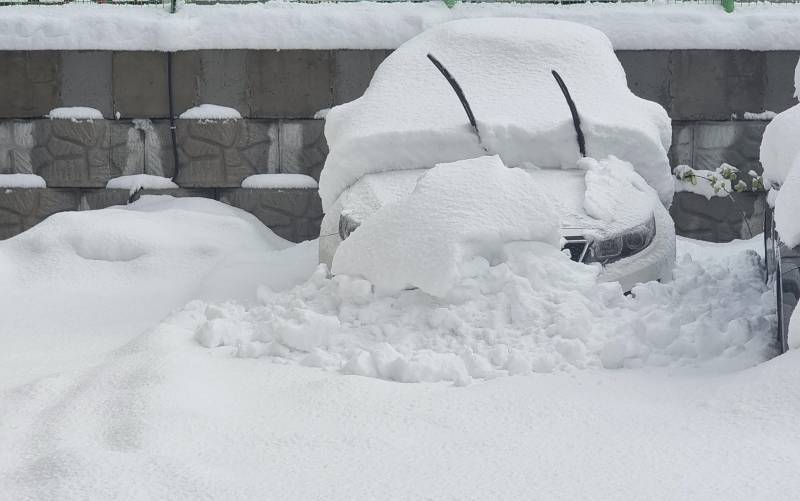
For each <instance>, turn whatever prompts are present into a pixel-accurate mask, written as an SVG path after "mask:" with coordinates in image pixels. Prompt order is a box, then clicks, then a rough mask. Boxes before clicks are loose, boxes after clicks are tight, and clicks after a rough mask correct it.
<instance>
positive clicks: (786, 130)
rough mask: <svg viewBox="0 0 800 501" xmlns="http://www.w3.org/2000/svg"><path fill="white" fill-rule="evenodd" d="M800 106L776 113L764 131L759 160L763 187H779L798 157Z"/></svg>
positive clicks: (799, 147) (799, 152)
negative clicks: (762, 168)
mask: <svg viewBox="0 0 800 501" xmlns="http://www.w3.org/2000/svg"><path fill="white" fill-rule="evenodd" d="M798 137H800V104H798V105H795V106H793V107H791V108H789V109H788V110H786V111H784V112H783V113H778V114H777V115H776V116H775V118H773V119H772V121H771V122H770V123H769V124H768V125H767V128H766V129H764V137H763V138H762V139H761V150H760V154H759V157H760V160H761V165H762V166H763V167H764V186H765V187H767V188H769V187H770V186H775V185H781V184H783V182H784V181H785V180H786V177H787V176H788V175H789V172H790V171H791V169H792V165H793V164H794V161H795V159H796V158H797V157H798V155H800V141H798V140H797V138H798Z"/></svg>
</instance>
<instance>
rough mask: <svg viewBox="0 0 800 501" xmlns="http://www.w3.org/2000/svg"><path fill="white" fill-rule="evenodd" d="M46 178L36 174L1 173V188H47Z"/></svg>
mask: <svg viewBox="0 0 800 501" xmlns="http://www.w3.org/2000/svg"><path fill="white" fill-rule="evenodd" d="M46 187H47V183H46V182H45V180H44V178H42V177H41V176H37V175H36V174H0V188H46Z"/></svg>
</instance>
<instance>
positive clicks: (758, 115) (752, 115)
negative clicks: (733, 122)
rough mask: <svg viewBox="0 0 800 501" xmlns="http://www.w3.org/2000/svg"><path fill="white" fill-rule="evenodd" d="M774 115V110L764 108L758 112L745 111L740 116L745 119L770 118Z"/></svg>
mask: <svg viewBox="0 0 800 501" xmlns="http://www.w3.org/2000/svg"><path fill="white" fill-rule="evenodd" d="M776 115H777V113H775V112H774V111H769V110H766V111H762V112H760V113H751V112H749V111H745V112H744V115H742V116H743V118H744V119H745V120H772V119H773V118H775V116H776Z"/></svg>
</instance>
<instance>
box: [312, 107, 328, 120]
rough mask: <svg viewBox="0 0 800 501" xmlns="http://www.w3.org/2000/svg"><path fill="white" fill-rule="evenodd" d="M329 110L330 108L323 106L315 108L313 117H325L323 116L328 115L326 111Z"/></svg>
mask: <svg viewBox="0 0 800 501" xmlns="http://www.w3.org/2000/svg"><path fill="white" fill-rule="evenodd" d="M329 111H331V109H330V108H323V109H321V110H317V112H316V113H314V118H316V119H321V118H325V117H327V116H328V112H329Z"/></svg>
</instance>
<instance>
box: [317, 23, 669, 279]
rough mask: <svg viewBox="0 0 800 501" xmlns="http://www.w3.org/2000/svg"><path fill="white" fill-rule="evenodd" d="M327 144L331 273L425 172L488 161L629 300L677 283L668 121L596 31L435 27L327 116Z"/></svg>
mask: <svg viewBox="0 0 800 501" xmlns="http://www.w3.org/2000/svg"><path fill="white" fill-rule="evenodd" d="M454 91H455V92H454ZM459 99H460V100H461V103H459ZM465 112H466V113H465ZM325 134H326V137H327V139H328V143H329V146H330V153H329V156H328V158H327V160H326V163H325V167H324V169H323V171H322V175H321V178H320V195H321V198H322V202H323V209H324V212H325V217H324V219H323V222H322V228H321V236H320V261H321V262H323V263H327V264H328V265H329V266H331V269H332V271H333V273H334V274H335V273H336V271H337V270H336V259H335V255H336V252H337V249H338V248H339V245H340V243H341V242H342V241H343V240H345V239H347V238H348V237H349V236H350V235H351V234H352V233H353V232H355V231H358V228H359V227H360V226H361V225H362V223H363V222H364V221H365V220H367V219H368V218H370V217H372V216H373V215H374V214H375V213H376V212H378V211H380V210H381V209H382V208H383V207H385V206H386V205H387V204H391V203H393V202H397V201H399V200H402V199H404V198H405V197H407V196H408V195H409V194H410V193H411V192H412V191H413V190H414V189H415V186H416V185H417V181H418V180H419V179H420V178H421V177H422V176H424V175H425V173H426V172H427V170H428V169H430V168H432V167H434V166H436V165H438V164H443V163H448V162H456V161H459V160H465V159H470V158H476V157H481V156H483V155H499V157H500V158H501V159H502V161H503V163H504V164H505V165H507V166H509V167H519V168H522V169H524V170H525V171H527V172H528V173H529V175H530V176H531V177H532V178H533V179H534V180H535V182H536V183H537V184H538V185H540V186H541V187H542V188H543V191H544V192H546V193H547V194H548V196H549V197H550V198H552V200H553V203H554V204H555V206H556V212H557V214H558V215H559V218H560V226H561V235H562V237H563V242H564V249H565V250H566V251H568V252H569V254H570V256H571V257H572V259H573V260H575V261H579V262H584V263H599V264H601V265H602V269H603V271H602V274H601V279H604V280H608V281H619V282H620V283H621V284H622V286H623V288H624V289H625V290H626V291H627V290H630V289H631V288H632V287H633V286H634V285H635V284H636V283H640V282H646V281H651V280H658V279H663V278H668V277H669V275H670V273H671V270H672V267H673V265H674V260H675V233H674V225H673V222H672V219H671V218H670V216H669V213H668V211H667V207H669V205H670V203H671V201H672V196H673V190H674V186H673V180H672V177H671V173H670V167H669V161H668V158H667V151H668V150H669V147H670V142H671V137H672V136H671V124H670V119H669V117H668V116H667V113H666V112H665V110H664V109H663V108H662V107H661V106H659V105H658V104H656V103H653V102H650V101H646V100H644V99H641V98H639V97H636V96H635V95H633V94H632V93H631V92H630V90H629V89H628V86H627V82H626V77H625V73H624V70H623V69H622V66H621V65H620V63H619V61H618V60H617V58H616V56H615V54H614V52H613V49H612V47H611V43H610V42H609V40H608V38H607V37H606V36H605V35H604V34H603V33H601V32H599V31H597V30H595V29H593V28H589V27H587V26H583V25H579V24H575V23H569V22H563V21H551V20H534V19H475V20H461V21H454V22H450V23H446V24H442V25H438V26H436V27H434V28H432V29H430V30H428V31H426V32H424V33H422V34H421V35H419V36H417V37H415V38H414V39H412V40H410V41H408V42H406V43H405V44H403V45H402V46H401V47H400V48H398V49H397V50H396V51H395V52H393V53H392V54H391V55H390V56H389V57H388V58H387V59H386V60H385V61H384V62H383V63H382V64H381V65H380V67H379V68H378V69H377V71H376V72H375V75H374V77H373V79H372V81H371V83H370V86H369V88H368V89H367V90H366V92H365V94H364V95H363V96H362V97H361V98H359V99H356V100H355V101H352V102H350V103H346V104H343V105H341V106H337V107H335V108H333V109H332V110H331V111H330V112H329V113H328V115H327V117H326V126H325ZM595 159H598V160H595ZM409 238H412V237H409ZM386 245H392V242H386Z"/></svg>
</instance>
